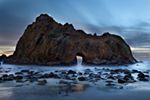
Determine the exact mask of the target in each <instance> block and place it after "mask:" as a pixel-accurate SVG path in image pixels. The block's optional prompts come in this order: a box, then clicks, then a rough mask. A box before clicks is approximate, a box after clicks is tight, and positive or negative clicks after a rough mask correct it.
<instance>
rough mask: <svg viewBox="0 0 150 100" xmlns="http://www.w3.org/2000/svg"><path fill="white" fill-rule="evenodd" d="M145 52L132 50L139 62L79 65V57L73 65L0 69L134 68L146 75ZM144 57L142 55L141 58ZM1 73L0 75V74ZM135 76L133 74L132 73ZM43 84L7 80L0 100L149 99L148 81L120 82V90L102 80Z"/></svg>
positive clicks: (149, 67)
mask: <svg viewBox="0 0 150 100" xmlns="http://www.w3.org/2000/svg"><path fill="white" fill-rule="evenodd" d="M147 55H149V53H148V54H145V53H144V54H143V53H135V54H134V56H135V57H136V58H137V59H138V60H139V61H141V62H139V63H136V64H133V65H128V66H92V67H91V66H83V65H82V64H81V59H80V58H79V60H78V65H76V66H69V67H66V66H62V67H58V66H55V67H47V66H35V65H9V64H3V65H1V66H0V69H1V70H5V71H6V72H7V73H15V72H17V71H20V70H22V69H29V70H33V71H38V72H41V73H46V72H51V71H55V70H70V69H72V70H75V71H84V70H86V69H90V70H92V71H95V69H97V70H98V69H103V68H109V69H118V68H121V69H129V70H132V69H136V70H140V71H142V72H146V73H147V74H149V75H150V59H149V57H148V56H147ZM145 56H146V57H145ZM5 71H4V72H1V73H0V75H3V74H4V73H5ZM135 77H136V76H135ZM47 81H48V83H47V84H46V85H43V86H41V85H37V84H36V83H32V84H31V83H16V82H15V81H8V82H2V83H0V100H79V99H81V100H150V81H148V82H141V81H139V82H135V83H128V84H124V85H122V86H123V89H119V88H111V87H106V86H105V82H104V81H98V82H97V83H96V84H93V83H89V82H79V83H78V84H75V85H71V86H68V85H60V84H58V83H59V81H60V80H59V79H47Z"/></svg>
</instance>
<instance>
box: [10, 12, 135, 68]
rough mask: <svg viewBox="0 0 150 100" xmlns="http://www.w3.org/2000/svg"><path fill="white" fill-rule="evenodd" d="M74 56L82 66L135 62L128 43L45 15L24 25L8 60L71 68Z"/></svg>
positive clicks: (111, 35) (118, 37) (18, 62)
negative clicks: (92, 33) (22, 32)
mask: <svg viewBox="0 0 150 100" xmlns="http://www.w3.org/2000/svg"><path fill="white" fill-rule="evenodd" d="M77 56H81V57H82V58H83V61H82V63H83V64H91V65H101V64H117V65H122V64H131V63H135V62H136V60H135V59H134V57H133V56H132V53H131V50H130V47H129V46H128V44H127V43H126V42H125V41H124V40H123V39H122V38H121V37H120V36H117V35H113V34H110V33H104V34H103V35H102V36H96V35H91V34H86V33H85V32H84V31H82V30H76V29H75V28H74V27H73V25H72V24H68V23H66V24H64V25H62V24H60V23H57V22H56V21H55V20H54V19H53V18H52V17H50V16H49V15H47V14H41V15H40V16H39V17H37V18H36V21H35V22H33V23H32V24H31V25H28V27H27V28H26V30H25V32H24V34H23V35H22V37H21V38H20V40H19V41H18V44H17V46H16V50H15V52H14V54H13V55H12V56H10V57H9V58H8V61H7V62H8V63H12V64H36V65H50V66H52V65H72V64H76V63H77Z"/></svg>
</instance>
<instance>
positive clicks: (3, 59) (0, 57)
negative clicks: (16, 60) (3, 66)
mask: <svg viewBox="0 0 150 100" xmlns="http://www.w3.org/2000/svg"><path fill="white" fill-rule="evenodd" d="M6 59H7V56H6V55H5V54H3V55H1V56H0V62H1V61H2V62H5V61H6Z"/></svg>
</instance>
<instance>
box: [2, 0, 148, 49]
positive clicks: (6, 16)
mask: <svg viewBox="0 0 150 100" xmlns="http://www.w3.org/2000/svg"><path fill="white" fill-rule="evenodd" d="M149 10H150V0H0V45H15V44H16V42H17V41H18V39H19V37H20V36H21V35H22V34H23V31H24V30H25V28H26V26H27V25H28V24H30V23H32V22H33V21H34V20H35V17H37V16H39V15H40V14H41V13H48V14H49V15H50V16H52V17H53V18H54V19H55V20H56V21H58V22H60V23H65V22H69V23H72V24H73V25H74V27H75V28H77V29H83V30H84V31H86V32H87V33H95V32H96V33H97V34H102V32H106V31H110V32H112V33H115V34H119V35H121V36H123V37H124V39H126V41H127V42H128V43H129V44H130V45H131V46H132V47H150V12H149Z"/></svg>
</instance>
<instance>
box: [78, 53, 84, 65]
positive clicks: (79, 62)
mask: <svg viewBox="0 0 150 100" xmlns="http://www.w3.org/2000/svg"><path fill="white" fill-rule="evenodd" d="M76 57H77V64H82V63H83V60H84V55H83V54H82V53H77V54H76Z"/></svg>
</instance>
